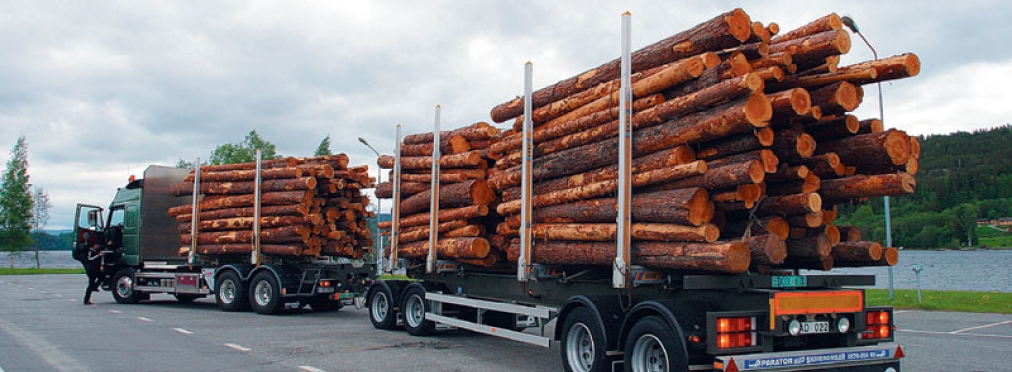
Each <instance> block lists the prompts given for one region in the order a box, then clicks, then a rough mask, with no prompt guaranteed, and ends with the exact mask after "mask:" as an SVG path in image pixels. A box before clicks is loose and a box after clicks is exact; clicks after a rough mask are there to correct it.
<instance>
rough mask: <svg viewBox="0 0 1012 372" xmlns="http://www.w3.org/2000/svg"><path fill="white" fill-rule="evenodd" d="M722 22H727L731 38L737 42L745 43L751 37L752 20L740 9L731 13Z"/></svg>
mask: <svg viewBox="0 0 1012 372" xmlns="http://www.w3.org/2000/svg"><path fill="white" fill-rule="evenodd" d="M724 21H725V22H727V26H728V29H729V30H730V33H731V36H734V38H735V39H737V40H738V41H741V42H745V40H748V39H749V37H751V36H752V20H751V19H750V18H749V16H748V13H745V11H744V10H742V9H741V8H738V9H735V10H733V11H731V13H730V14H728V15H727V17H726V18H725V19H724Z"/></svg>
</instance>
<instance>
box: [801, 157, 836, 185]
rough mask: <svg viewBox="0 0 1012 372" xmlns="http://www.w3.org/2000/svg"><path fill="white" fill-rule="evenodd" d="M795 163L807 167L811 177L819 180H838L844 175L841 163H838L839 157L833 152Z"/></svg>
mask: <svg viewBox="0 0 1012 372" xmlns="http://www.w3.org/2000/svg"><path fill="white" fill-rule="evenodd" d="M797 163H800V164H802V165H805V166H807V167H808V169H809V170H810V171H811V173H812V175H815V176H817V177H819V178H827V179H829V178H839V177H841V176H843V175H844V165H843V162H842V161H840V156H839V155H837V154H836V153H835V152H827V153H823V154H821V155H815V156H812V157H810V158H807V159H801V160H799V161H798V162H797Z"/></svg>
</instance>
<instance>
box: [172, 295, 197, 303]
mask: <svg viewBox="0 0 1012 372" xmlns="http://www.w3.org/2000/svg"><path fill="white" fill-rule="evenodd" d="M174 296H176V301H179V303H182V304H188V303H191V302H193V300H196V299H198V298H201V297H204V296H201V295H193V294H180V293H177V294H175V295H174Z"/></svg>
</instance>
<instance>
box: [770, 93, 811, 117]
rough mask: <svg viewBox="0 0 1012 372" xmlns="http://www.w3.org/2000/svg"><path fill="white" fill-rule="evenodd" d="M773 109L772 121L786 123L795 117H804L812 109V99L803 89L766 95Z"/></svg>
mask: <svg viewBox="0 0 1012 372" xmlns="http://www.w3.org/2000/svg"><path fill="white" fill-rule="evenodd" d="M767 97H769V99H770V105H771V106H772V107H773V119H772V120H773V121H774V122H781V123H786V122H788V120H790V119H791V118H793V117H795V116H799V115H805V114H807V113H808V111H810V110H811V109H812V97H811V96H810V95H809V93H808V91H807V90H805V89H803V88H794V89H788V90H785V91H782V92H778V93H774V94H769V95H767Z"/></svg>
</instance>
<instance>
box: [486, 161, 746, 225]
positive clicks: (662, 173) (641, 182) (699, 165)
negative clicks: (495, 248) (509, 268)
mask: <svg viewBox="0 0 1012 372" xmlns="http://www.w3.org/2000/svg"><path fill="white" fill-rule="evenodd" d="M704 172H706V163H704V162H702V161H694V162H692V163H688V164H683V165H678V166H674V167H670V168H662V169H658V170H653V171H647V172H644V173H639V174H635V175H633V179H632V180H631V183H632V184H633V187H643V186H646V185H649V184H652V183H659V182H668V181H674V180H678V179H682V178H685V177H690V176H692V175H698V174H703V173H704ZM760 173H761V171H760ZM670 183H671V182H669V183H668V184H670ZM688 187H692V186H684V187H678V188H688ZM616 190H618V180H608V181H602V182H596V183H591V184H587V185H584V186H578V187H574V188H570V189H564V190H558V191H553V192H549V193H545V194H541V195H537V196H534V197H533V198H532V200H531V205H532V206H533V207H534V208H541V207H546V206H550V205H557V204H564V203H569V202H574V201H577V200H581V199H591V198H596V197H601V196H604V195H606V194H610V193H614V192H615V191H616ZM520 204H521V201H520V200H513V201H509V202H504V203H502V204H499V205H498V206H497V207H496V212H498V213H499V214H500V215H509V214H516V213H519V211H520Z"/></svg>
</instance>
